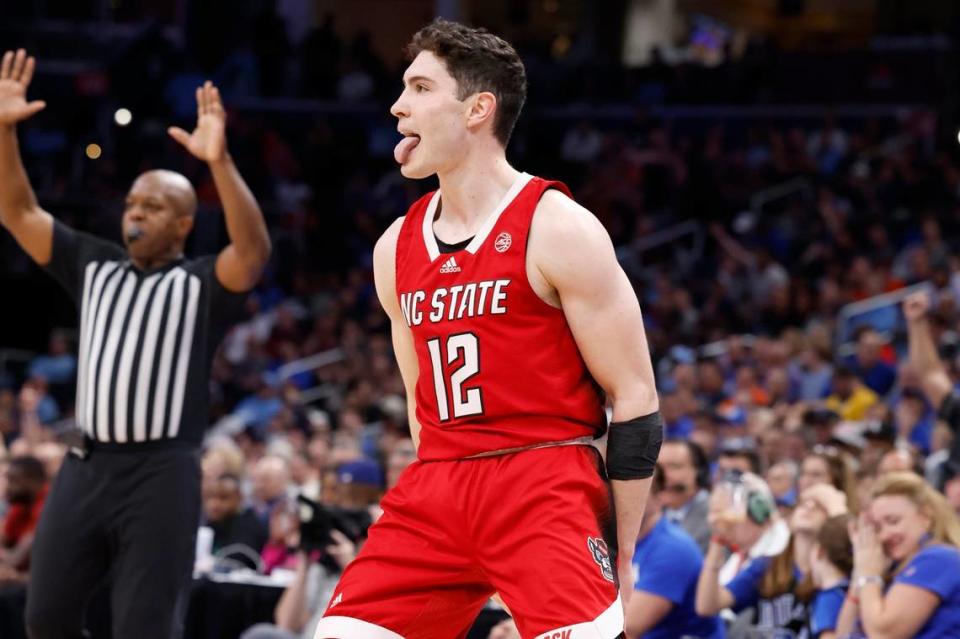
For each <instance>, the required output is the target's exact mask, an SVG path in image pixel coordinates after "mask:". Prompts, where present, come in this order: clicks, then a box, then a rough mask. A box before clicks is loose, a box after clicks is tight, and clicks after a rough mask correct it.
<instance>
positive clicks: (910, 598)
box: [838, 473, 960, 639]
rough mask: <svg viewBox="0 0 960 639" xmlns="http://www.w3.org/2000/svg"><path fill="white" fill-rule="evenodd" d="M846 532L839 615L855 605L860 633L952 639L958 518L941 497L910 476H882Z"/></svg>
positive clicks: (958, 629) (958, 601)
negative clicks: (845, 585)
mask: <svg viewBox="0 0 960 639" xmlns="http://www.w3.org/2000/svg"><path fill="white" fill-rule="evenodd" d="M850 537H851V540H852V541H853V566H854V582H853V587H852V588H851V591H850V595H849V596H848V602H847V605H846V606H845V610H844V613H852V610H850V608H853V607H855V606H859V611H858V612H859V620H860V623H861V625H862V627H863V631H864V632H865V634H866V635H867V636H869V637H871V638H875V637H876V638H889V639H894V638H898V637H904V638H906V637H916V638H918V639H927V638H931V639H932V638H933V637H960V521H958V519H957V516H956V515H955V514H954V513H953V511H952V510H951V509H950V507H949V505H948V504H947V502H946V500H945V499H944V497H943V495H941V494H940V493H938V492H937V491H936V490H934V488H933V487H932V486H930V485H929V484H927V483H926V482H925V481H924V480H923V478H921V477H919V476H917V475H915V474H913V473H891V474H889V475H886V476H884V477H882V478H880V479H879V480H878V481H877V484H876V485H875V486H874V489H873V493H872V497H871V500H870V504H869V508H868V509H867V510H866V511H865V512H864V513H863V515H861V517H860V520H859V523H858V524H857V525H856V526H852V527H851V530H850ZM848 616H851V617H852V616H853V615H852V614H843V615H842V617H848ZM838 630H839V628H838Z"/></svg>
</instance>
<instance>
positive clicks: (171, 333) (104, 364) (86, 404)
mask: <svg viewBox="0 0 960 639" xmlns="http://www.w3.org/2000/svg"><path fill="white" fill-rule="evenodd" d="M215 262H216V258H215V257H214V256H207V257H201V258H198V259H193V260H178V261H175V262H173V263H170V264H167V265H166V266H164V267H162V268H159V269H156V270H152V271H140V270H139V269H137V268H136V267H135V266H134V265H133V264H132V263H131V262H130V260H129V259H128V258H127V253H126V251H125V250H124V249H123V248H122V247H121V246H119V245H116V244H113V243H111V242H107V241H105V240H102V239H99V238H96V237H94V236H91V235H87V234H85V233H80V232H77V231H74V230H72V229H70V228H69V227H67V226H65V225H63V224H60V223H59V222H58V223H57V224H56V226H55V229H54V244H53V254H52V258H51V261H50V263H49V264H48V265H47V266H46V268H47V270H48V271H49V272H50V273H51V274H52V275H53V276H54V277H55V278H56V279H57V280H58V281H59V282H60V283H61V284H62V285H63V286H64V287H65V288H66V289H67V291H68V292H69V293H70V294H71V295H72V296H73V298H74V300H75V301H76V302H77V306H78V309H79V312H80V321H79V325H80V340H79V356H78V361H79V366H78V369H77V395H76V422H77V426H78V427H79V428H81V429H82V430H83V431H84V432H85V433H86V434H87V435H88V436H89V437H91V438H93V439H94V440H96V441H99V442H109V443H112V444H125V443H144V442H151V441H158V440H186V441H190V442H197V443H198V442H200V440H201V439H202V437H203V431H204V430H205V429H206V426H207V423H208V417H207V404H208V392H209V388H208V378H209V370H210V364H211V361H212V359H213V354H214V351H215V349H216V347H217V345H218V344H219V342H220V340H221V338H222V337H223V335H224V334H225V333H226V331H227V328H228V327H229V325H230V323H231V322H232V321H235V320H236V319H238V318H239V316H240V312H241V310H242V307H243V302H244V300H245V298H246V295H242V294H236V293H232V292H230V291H228V290H226V289H225V288H223V286H222V285H221V284H220V283H219V281H218V280H217V278H216V275H215V272H214V265H215Z"/></svg>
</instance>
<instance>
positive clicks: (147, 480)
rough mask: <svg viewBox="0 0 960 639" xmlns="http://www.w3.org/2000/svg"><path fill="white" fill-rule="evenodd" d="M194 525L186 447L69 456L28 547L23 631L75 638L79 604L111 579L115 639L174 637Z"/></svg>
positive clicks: (195, 483) (35, 636)
mask: <svg viewBox="0 0 960 639" xmlns="http://www.w3.org/2000/svg"><path fill="white" fill-rule="evenodd" d="M199 520H200V463H199V453H198V452H197V451H196V450H195V448H193V447H189V448H187V447H176V448H169V447H167V448H162V449H155V450H137V451H134V452H130V451H122V452H121V451H116V450H109V451H105V450H102V449H99V448H95V449H94V450H93V451H92V452H91V453H90V454H89V456H88V457H87V458H86V459H79V458H78V457H75V456H74V455H72V454H71V455H67V457H66V459H65V460H64V463H63V467H62V468H61V469H60V472H59V474H58V475H57V478H56V480H55V481H54V484H53V487H52V489H51V490H50V494H49V496H48V497H47V502H46V504H45V505H44V509H43V514H42V515H41V517H40V523H39V524H38V526H37V533H36V538H35V540H34V543H33V550H32V553H31V569H30V585H29V590H28V593H27V612H26V624H27V632H28V635H29V636H30V637H31V638H32V639H55V638H56V639H59V638H64V639H65V638H68V637H69V638H70V639H74V638H76V637H82V636H83V634H82V633H83V623H84V609H85V608H86V604H87V603H88V601H89V600H90V596H91V594H93V593H94V591H95V590H96V589H97V586H98V585H99V584H101V583H102V582H104V580H106V579H108V578H109V579H110V584H109V585H110V605H111V612H112V619H113V636H114V638H115V639H170V638H171V637H179V636H180V633H181V632H182V617H183V613H184V612H185V601H183V600H182V598H183V597H184V596H185V593H186V592H187V586H188V585H189V580H190V577H191V573H192V567H193V557H194V549H195V538H196V532H197V525H198V522H199Z"/></svg>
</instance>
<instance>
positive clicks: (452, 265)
mask: <svg viewBox="0 0 960 639" xmlns="http://www.w3.org/2000/svg"><path fill="white" fill-rule="evenodd" d="M440 272H441V273H459V272H460V267H459V266H457V260H455V259H454V258H453V257H451V258H450V259H449V260H447V261H446V262H444V263H443V266H441V267H440Z"/></svg>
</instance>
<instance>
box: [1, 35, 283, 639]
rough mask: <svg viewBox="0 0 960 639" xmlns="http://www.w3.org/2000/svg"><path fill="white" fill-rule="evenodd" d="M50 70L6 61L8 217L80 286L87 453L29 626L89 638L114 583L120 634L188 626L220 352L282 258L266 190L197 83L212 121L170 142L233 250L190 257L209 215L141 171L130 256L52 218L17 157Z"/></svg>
mask: <svg viewBox="0 0 960 639" xmlns="http://www.w3.org/2000/svg"><path fill="white" fill-rule="evenodd" d="M33 69H34V60H33V58H30V57H27V55H26V53H25V52H24V51H23V50H20V51H17V52H16V53H14V52H12V51H11V52H7V53H6V54H5V55H4V56H3V60H2V66H0V222H2V223H3V226H4V227H6V228H7V230H9V231H10V233H11V234H13V236H14V238H16V240H17V242H18V243H19V244H20V246H21V247H23V249H24V250H25V251H26V252H27V253H28V254H29V255H30V257H32V258H33V259H34V260H35V261H36V262H37V263H38V264H40V265H41V266H43V267H44V268H45V269H46V270H47V271H48V272H49V273H50V274H51V275H52V276H53V277H54V278H56V279H57V280H58V281H59V282H60V283H61V284H62V285H63V286H64V288H66V289H67V291H68V292H69V294H70V295H71V296H72V297H73V298H74V300H75V301H76V302H77V306H78V308H79V311H80V321H79V324H80V347H79V367H78V375H77V396H76V397H77V398H76V421H77V425H78V427H79V428H80V429H81V430H82V431H83V433H84V442H85V443H84V445H83V446H81V447H79V448H77V449H74V452H73V454H71V455H69V456H68V457H67V459H66V461H65V462H64V465H63V468H62V469H61V470H60V473H59V475H58V476H57V478H56V481H55V483H54V485H53V488H52V489H51V492H50V495H49V497H48V499H47V503H46V507H45V509H44V511H43V515H42V516H41V519H40V523H39V526H38V529H37V533H36V539H35V541H34V545H33V555H32V558H31V576H30V585H29V592H28V598H27V613H26V617H27V619H26V621H27V630H28V633H29V635H30V636H31V637H33V638H35V639H47V638H52V637H80V636H82V635H81V631H82V623H83V613H84V607H85V604H86V602H87V600H88V599H89V596H90V594H91V592H93V591H94V589H95V586H96V585H97V584H98V583H100V582H102V581H103V580H105V579H107V578H108V575H109V578H110V579H111V603H112V610H113V633H114V636H115V637H118V638H128V637H130V638H132V637H136V638H137V639H149V638H156V639H161V638H162V639H168V638H169V637H171V636H177V635H178V634H179V632H180V627H181V625H182V624H181V623H180V619H178V616H179V615H178V613H177V612H175V611H181V612H182V608H183V606H181V605H178V598H179V597H180V595H181V593H183V592H185V591H186V588H185V587H186V586H187V585H188V580H189V579H190V573H191V566H192V562H193V554H194V537H195V534H196V529H197V523H198V521H199V517H200V470H199V461H198V456H199V453H198V448H199V444H200V441H201V438H202V435H203V430H204V427H205V426H206V424H207V399H208V398H207V392H208V391H207V383H208V375H209V368H210V364H211V360H212V358H213V353H214V350H215V348H216V347H217V344H218V343H219V341H220V339H221V338H222V337H223V335H224V333H225V332H226V330H227V328H228V326H229V325H230V323H231V322H232V321H234V320H235V319H237V318H238V316H239V314H240V312H241V309H242V304H243V301H244V298H245V295H244V293H245V292H246V291H249V290H250V289H251V288H253V286H254V284H255V283H256V282H257V280H258V279H259V277H260V274H261V271H262V269H263V267H264V265H265V264H266V262H267V259H268V258H269V255H270V240H269V237H268V235H267V229H266V225H265V223H264V220H263V216H262V214H261V212H260V209H259V207H258V206H257V203H256V201H255V200H254V198H253V195H252V194H251V193H250V190H249V189H248V188H247V185H246V184H245V183H244V181H243V178H241V176H240V174H239V173H238V171H237V169H236V167H235V166H234V164H233V162H232V160H231V159H230V155H229V154H228V153H227V148H226V136H225V125H226V116H225V113H224V109H223V105H222V104H221V102H220V96H219V94H218V92H217V89H216V88H215V87H214V86H213V85H212V84H211V83H210V82H207V83H206V85H204V86H203V87H201V88H199V89H197V103H198V104H197V106H198V118H197V127H196V129H195V130H194V131H193V133H192V134H189V133H187V132H186V131H183V130H182V129H177V128H171V129H170V131H169V133H170V135H171V136H172V137H173V138H174V139H175V140H176V141H177V142H179V143H181V144H182V145H183V146H184V147H186V149H187V150H188V151H189V152H190V153H191V154H193V155H194V156H195V157H197V158H198V159H200V160H203V161H205V162H206V163H207V164H208V165H209V167H210V171H211V172H212V174H213V179H214V182H215V184H216V188H217V192H218V194H219V196H220V199H221V201H222V203H223V209H224V215H225V217H226V223H227V231H228V233H229V235H230V245H229V246H228V247H227V248H225V249H224V250H223V251H222V252H221V253H220V254H219V255H217V256H215V257H214V256H207V257H201V258H197V259H185V258H184V256H183V247H184V242H185V241H186V239H187V235H188V234H189V233H190V229H191V228H192V226H193V217H194V213H195V211H196V207H197V199H196V194H195V193H194V190H193V187H192V186H191V185H190V182H189V181H188V180H187V179H186V178H185V177H184V176H182V175H180V174H178V173H173V172H171V171H162V170H161V171H148V172H146V173H144V174H142V175H140V176H139V177H138V178H137V179H136V181H135V182H134V183H133V186H132V187H131V188H130V191H129V194H128V195H127V199H126V205H125V208H124V212H123V238H124V243H125V245H126V248H125V249H124V248H123V247H121V246H118V245H115V244H112V243H110V242H106V241H104V240H101V239H98V238H96V237H93V236H90V235H87V234H84V233H79V232H77V231H74V230H72V229H70V228H68V227H67V226H65V225H63V224H62V223H60V222H58V221H56V220H54V218H53V217H52V216H51V215H50V214H49V213H47V212H46V211H44V210H43V209H41V208H40V207H39V205H38V204H37V200H36V197H35V196H34V193H33V191H32V189H31V188H30V184H29V181H28V179H27V176H26V173H25V171H24V168H23V164H22V163H21V161H20V156H19V151H18V149H17V138H16V130H15V125H16V123H17V122H20V121H21V120H25V119H27V118H29V117H30V116H32V115H33V114H35V113H37V112H38V111H40V110H41V109H42V108H43V107H44V106H45V105H44V103H43V102H40V101H34V102H27V100H26V91H27V86H28V85H29V84H30V78H31V76H32V75H33Z"/></svg>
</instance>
